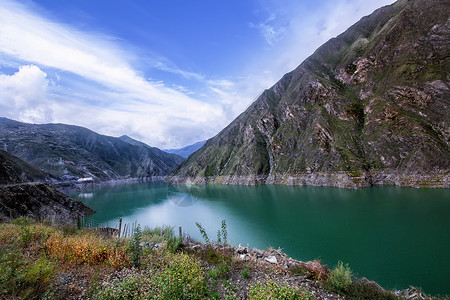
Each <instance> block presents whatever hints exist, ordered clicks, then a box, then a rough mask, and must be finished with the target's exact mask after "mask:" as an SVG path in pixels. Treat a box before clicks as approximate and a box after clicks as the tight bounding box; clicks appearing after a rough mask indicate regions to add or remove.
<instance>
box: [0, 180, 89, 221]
mask: <svg viewBox="0 0 450 300" xmlns="http://www.w3.org/2000/svg"><path fill="white" fill-rule="evenodd" d="M93 213H94V211H93V210H92V209H90V208H89V207H87V206H86V205H84V204H83V203H81V202H80V201H78V200H74V199H71V198H69V197H68V196H66V195H65V194H63V193H61V192H59V191H57V190H54V189H52V188H50V187H49V186H48V185H47V184H44V183H38V184H14V185H6V186H1V187H0V220H3V221H5V220H11V219H14V218H18V217H22V216H25V217H31V218H34V219H37V220H45V219H48V220H50V221H53V222H56V223H73V222H74V221H75V220H76V219H77V217H78V216H87V215H90V214H93Z"/></svg>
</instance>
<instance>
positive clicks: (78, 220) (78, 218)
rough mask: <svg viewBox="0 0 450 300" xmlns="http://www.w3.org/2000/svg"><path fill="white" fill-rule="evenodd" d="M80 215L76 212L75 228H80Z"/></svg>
mask: <svg viewBox="0 0 450 300" xmlns="http://www.w3.org/2000/svg"><path fill="white" fill-rule="evenodd" d="M80 227H81V226H80V215H79V214H77V229H80Z"/></svg>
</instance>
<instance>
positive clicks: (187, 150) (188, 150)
mask: <svg viewBox="0 0 450 300" xmlns="http://www.w3.org/2000/svg"><path fill="white" fill-rule="evenodd" d="M205 143H206V141H201V142H197V143H195V144H192V145H189V146H186V147H183V148H180V149H166V150H163V151H164V152H167V153H174V154H177V155H179V156H181V157H184V158H188V157H189V155H191V154H192V153H194V152H195V151H197V150H198V149H200V148H201V147H202V146H203V145H204V144H205Z"/></svg>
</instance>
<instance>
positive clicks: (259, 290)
mask: <svg viewBox="0 0 450 300" xmlns="http://www.w3.org/2000/svg"><path fill="white" fill-rule="evenodd" d="M249 299H253V300H265V299H286V300H302V299H314V297H313V296H312V295H311V294H310V293H309V292H307V291H305V290H301V289H298V288H294V287H290V286H289V285H286V284H280V283H276V282H274V281H272V280H270V281H268V282H266V283H265V284H261V283H259V284H256V285H252V286H251V287H250V291H249Z"/></svg>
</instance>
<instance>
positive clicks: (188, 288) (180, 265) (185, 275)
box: [152, 253, 206, 299]
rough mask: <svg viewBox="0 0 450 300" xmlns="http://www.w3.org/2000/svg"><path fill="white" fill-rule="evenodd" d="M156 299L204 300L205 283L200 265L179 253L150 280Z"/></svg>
mask: <svg viewBox="0 0 450 300" xmlns="http://www.w3.org/2000/svg"><path fill="white" fill-rule="evenodd" d="M152 282H153V284H154V287H155V289H156V291H158V292H157V293H156V298H157V299H204V296H205V294H206V282H205V278H204V277H203V271H202V267H201V264H200V263H199V262H198V261H197V260H195V259H193V258H192V257H190V256H188V255H186V254H183V253H180V254H175V255H173V257H172V259H171V261H170V263H169V265H168V266H167V267H166V268H165V269H163V270H162V272H160V273H158V274H157V275H156V276H155V278H154V279H153V280H152Z"/></svg>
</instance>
